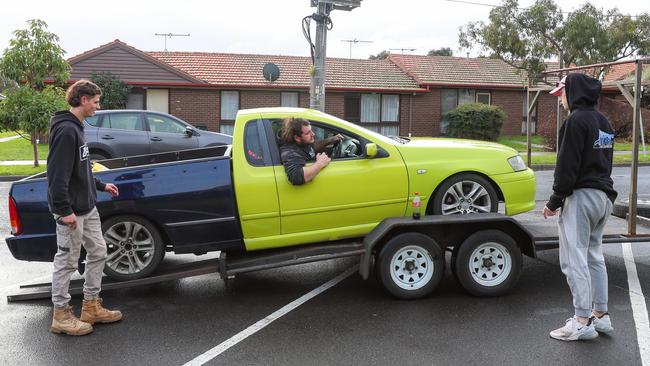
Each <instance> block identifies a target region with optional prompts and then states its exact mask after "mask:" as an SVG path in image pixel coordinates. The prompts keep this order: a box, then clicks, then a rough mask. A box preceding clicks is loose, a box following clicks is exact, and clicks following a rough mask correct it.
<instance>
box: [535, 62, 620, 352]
mask: <svg viewBox="0 0 650 366" xmlns="http://www.w3.org/2000/svg"><path fill="white" fill-rule="evenodd" d="M601 87H602V86H601V83H600V82H599V81H598V80H596V79H594V78H592V77H589V76H587V75H584V74H580V73H571V74H568V75H567V76H566V77H565V78H563V79H562V81H561V82H560V83H558V86H557V88H555V89H554V90H552V91H551V94H553V95H555V96H559V97H561V98H562V105H563V106H564V109H565V110H569V116H568V117H567V119H566V121H565V122H564V124H563V125H562V127H561V128H560V135H559V145H558V154H557V164H556V167H555V174H554V176H555V179H554V182H553V194H552V195H551V198H550V199H549V201H548V203H547V204H546V206H545V207H544V212H543V215H544V218H547V217H548V216H553V215H555V214H556V213H558V211H560V208H562V210H561V213H560V218H559V220H558V228H559V239H560V249H559V252H560V267H561V268H562V272H563V273H564V275H565V276H566V278H567V282H568V284H569V288H570V289H571V294H572V295H573V307H574V309H575V314H574V316H573V317H571V318H569V319H568V320H567V321H566V324H565V325H564V326H563V327H562V328H559V329H556V330H554V331H552V332H551V333H550V336H551V337H553V338H555V339H559V340H563V341H575V340H587V339H594V338H596V337H597V336H598V333H599V332H600V333H608V332H611V331H612V330H613V328H612V324H611V320H610V317H609V314H608V313H607V302H608V299H607V297H608V294H607V292H608V288H607V268H605V259H604V257H603V250H602V238H603V230H604V228H605V224H606V223H607V218H608V217H609V215H610V214H611V212H612V206H613V202H614V200H615V199H616V191H615V190H614V184H613V181H612V178H611V174H612V157H613V154H614V132H613V129H612V126H611V124H610V123H609V121H608V120H607V118H606V117H605V116H603V115H602V114H601V113H600V112H598V111H597V110H596V104H597V103H598V97H599V96H600V90H601Z"/></svg>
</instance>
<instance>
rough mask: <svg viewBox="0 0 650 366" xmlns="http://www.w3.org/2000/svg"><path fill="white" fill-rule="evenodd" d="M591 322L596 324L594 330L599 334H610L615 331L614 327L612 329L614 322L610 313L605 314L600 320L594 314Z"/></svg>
mask: <svg viewBox="0 0 650 366" xmlns="http://www.w3.org/2000/svg"><path fill="white" fill-rule="evenodd" d="M591 322H592V323H594V328H595V329H596V331H597V332H598V333H609V332H611V331H613V330H614V327H612V320H611V319H610V318H609V313H605V314H604V315H603V316H601V317H600V318H599V317H597V316H596V314H594V315H593V316H592V317H591Z"/></svg>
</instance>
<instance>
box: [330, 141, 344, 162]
mask: <svg viewBox="0 0 650 366" xmlns="http://www.w3.org/2000/svg"><path fill="white" fill-rule="evenodd" d="M344 140H345V138H344V139H343V140H336V142H335V143H334V147H333V148H332V158H342V157H343V141H344Z"/></svg>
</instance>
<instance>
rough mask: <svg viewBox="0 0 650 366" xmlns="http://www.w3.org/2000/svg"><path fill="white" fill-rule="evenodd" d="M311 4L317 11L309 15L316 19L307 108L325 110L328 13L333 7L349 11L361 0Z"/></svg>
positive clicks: (319, 0) (323, 0)
mask: <svg viewBox="0 0 650 366" xmlns="http://www.w3.org/2000/svg"><path fill="white" fill-rule="evenodd" d="M310 3H311V6H312V7H316V8H317V11H316V13H315V14H312V15H311V19H313V20H315V21H316V42H315V44H312V42H311V40H310V39H308V41H309V43H310V47H312V48H313V55H312V56H313V63H314V64H313V69H312V70H311V75H312V76H311V82H310V84H309V108H312V109H317V110H319V111H321V112H324V111H325V57H326V49H327V27H328V26H330V27H331V24H332V23H331V19H330V17H329V14H330V12H331V11H332V10H334V9H339V10H346V11H351V10H352V9H354V8H357V7H359V6H361V0H310Z"/></svg>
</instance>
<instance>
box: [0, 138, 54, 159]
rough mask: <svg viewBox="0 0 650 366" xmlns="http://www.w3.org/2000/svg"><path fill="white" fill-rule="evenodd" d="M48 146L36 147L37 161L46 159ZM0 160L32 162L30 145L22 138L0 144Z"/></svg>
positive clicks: (32, 154) (40, 145)
mask: <svg viewBox="0 0 650 366" xmlns="http://www.w3.org/2000/svg"><path fill="white" fill-rule="evenodd" d="M49 150H50V146H49V145H47V144H39V145H38V159H39V160H45V159H47V153H48V152H49ZM0 160H34V151H33V149H32V144H31V143H30V142H29V141H27V140H25V139H24V138H18V139H15V140H11V141H5V142H0Z"/></svg>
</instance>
